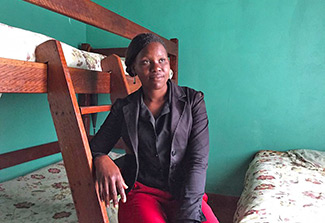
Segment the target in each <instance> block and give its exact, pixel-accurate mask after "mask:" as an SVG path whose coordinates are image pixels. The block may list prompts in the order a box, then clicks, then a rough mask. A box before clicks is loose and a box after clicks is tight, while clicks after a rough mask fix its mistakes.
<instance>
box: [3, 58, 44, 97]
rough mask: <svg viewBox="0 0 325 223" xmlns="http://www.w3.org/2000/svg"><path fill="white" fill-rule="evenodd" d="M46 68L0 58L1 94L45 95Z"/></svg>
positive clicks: (32, 63) (40, 64)
mask: <svg viewBox="0 0 325 223" xmlns="http://www.w3.org/2000/svg"><path fill="white" fill-rule="evenodd" d="M46 69H47V66H46V64H43V63H35V62H27V61H21V60H13V59H6V58H0V80H1V81H0V92H1V93H46V92H47V86H46V81H47V71H46Z"/></svg>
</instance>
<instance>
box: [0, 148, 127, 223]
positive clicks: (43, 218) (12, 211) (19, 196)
mask: <svg viewBox="0 0 325 223" xmlns="http://www.w3.org/2000/svg"><path fill="white" fill-rule="evenodd" d="M121 155H122V154H118V153H113V152H111V153H110V154H109V156H110V157H111V158H112V159H117V158H118V157H120V156H121ZM107 211H108V216H109V220H110V223H117V209H115V208H114V207H113V205H110V208H108V209H107ZM0 222H1V223H7V222H8V223H9V222H10V223H21V222H33V223H38V222H40V223H44V222H60V223H61V222H69V223H77V222H78V220H77V215H76V211H75V208H74V204H73V201H72V196H71V191H70V188H69V183H68V179H67V176H66V172H65V168H64V164H63V162H62V161H61V162H58V163H55V164H52V165H50V166H47V167H44V168H42V169H40V170H37V171H35V172H32V173H30V174H27V175H25V176H21V177H18V178H16V179H13V180H10V181H6V182H3V183H0Z"/></svg>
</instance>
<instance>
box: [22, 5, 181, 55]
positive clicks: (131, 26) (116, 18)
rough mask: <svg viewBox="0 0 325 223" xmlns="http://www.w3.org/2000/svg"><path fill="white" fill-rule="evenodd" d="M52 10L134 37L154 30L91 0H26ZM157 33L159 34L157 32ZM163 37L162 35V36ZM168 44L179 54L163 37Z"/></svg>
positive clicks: (171, 52) (175, 47)
mask: <svg viewBox="0 0 325 223" xmlns="http://www.w3.org/2000/svg"><path fill="white" fill-rule="evenodd" d="M24 1H26V2H30V3H32V4H35V5H38V6H41V7H43V8H46V9H49V10H51V11H54V12H57V13H59V14H62V15H66V16H68V17H70V18H73V19H76V20H79V21H81V22H84V23H87V24H89V25H92V26H95V27H98V28H100V29H103V30H106V31H108V32H111V33H114V34H117V35H119V36H122V37H125V38H127V39H133V37H135V36H136V35H137V34H140V33H148V32H151V33H153V32H152V31H150V30H148V29H146V28H144V27H142V26H140V25H138V24H136V23H134V22H132V21H130V20H128V19H126V18H124V17H122V16H120V15H118V14H116V13H114V12H112V11H110V10H108V9H106V8H104V7H102V6H100V5H98V4H96V3H94V2H92V1H90V0H78V1H76V0H64V1H62V0H24ZM156 35H157V34H156ZM160 37H161V36H160ZM161 38H162V39H163V40H164V41H165V44H166V47H167V50H168V53H170V54H173V55H177V51H178V48H177V45H176V44H175V43H173V42H172V41H170V40H168V39H165V38H163V37H161Z"/></svg>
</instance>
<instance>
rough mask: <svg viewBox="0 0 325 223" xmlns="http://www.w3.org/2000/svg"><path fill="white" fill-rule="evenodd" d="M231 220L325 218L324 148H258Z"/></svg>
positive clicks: (305, 222) (303, 222)
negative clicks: (282, 150) (284, 150)
mask: <svg viewBox="0 0 325 223" xmlns="http://www.w3.org/2000/svg"><path fill="white" fill-rule="evenodd" d="M234 222H235V223H248V222H249V223H253V222H256V223H262V222H263V223H274V222H292V223H293V222H294V223H298V222H300V223H322V222H325V151H323V152H322V151H316V150H290V151H287V152H275V151H270V150H265V151H260V152H258V153H257V154H256V156H255V158H254V159H253V160H252V162H251V163H250V166H249V168H248V170H247V173H246V178H245V185H244V190H243V192H242V195H241V197H240V199H239V201H238V205H237V211H236V213H235V216H234Z"/></svg>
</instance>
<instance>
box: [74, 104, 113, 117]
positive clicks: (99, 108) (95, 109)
mask: <svg viewBox="0 0 325 223" xmlns="http://www.w3.org/2000/svg"><path fill="white" fill-rule="evenodd" d="M111 107H112V106H111V105H98V106H84V107H80V111H81V114H82V115H85V114H92V113H98V112H106V111H110V110H111Z"/></svg>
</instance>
